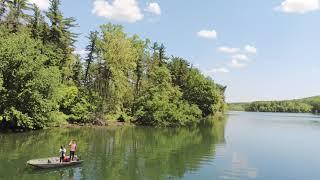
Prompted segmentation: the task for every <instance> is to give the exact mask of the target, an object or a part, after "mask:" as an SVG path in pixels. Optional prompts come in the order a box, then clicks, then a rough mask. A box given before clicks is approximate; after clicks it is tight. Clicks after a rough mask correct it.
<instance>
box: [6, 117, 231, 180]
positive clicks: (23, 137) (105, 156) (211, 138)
mask: <svg viewBox="0 0 320 180" xmlns="http://www.w3.org/2000/svg"><path fill="white" fill-rule="evenodd" d="M225 122H226V120H225V118H219V119H210V120H206V121H204V122H203V123H202V124H201V125H200V126H199V127H193V128H178V129H173V128H169V129H157V128H151V127H120V128H73V129H52V130H45V131H37V132H29V133H23V134H0V141H1V144H2V147H1V148H0V179H2V178H4V179H14V178H15V177H16V178H17V179H26V180H28V179H59V178H60V179H115V180H116V179H167V178H182V177H183V176H184V175H185V173H187V172H193V171H197V170H198V169H199V168H201V166H202V165H204V164H208V163H211V162H212V161H213V160H214V155H215V148H216V145H217V144H223V143H224V142H225V138H224V129H225V128H224V127H225ZM70 139H76V140H77V142H78V147H79V151H78V154H79V155H80V157H81V158H82V159H83V160H85V162H84V163H83V164H82V165H81V166H77V167H69V168H63V169H54V170H34V169H30V168H28V167H27V168H26V165H25V163H26V161H27V160H29V159H37V158H43V157H51V156H58V150H59V147H60V145H65V146H66V144H67V143H69V141H70Z"/></svg>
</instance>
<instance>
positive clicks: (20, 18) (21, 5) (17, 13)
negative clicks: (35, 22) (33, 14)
mask: <svg viewBox="0 0 320 180" xmlns="http://www.w3.org/2000/svg"><path fill="white" fill-rule="evenodd" d="M7 2H8V7H9V13H8V16H7V18H6V23H7V27H8V29H10V30H11V32H13V33H16V32H17V31H18V30H19V28H20V26H21V25H22V24H23V23H24V22H25V21H27V20H28V18H29V15H27V14H26V13H25V11H26V10H29V9H30V7H29V5H28V0H8V1H7Z"/></svg>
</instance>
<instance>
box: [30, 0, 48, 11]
mask: <svg viewBox="0 0 320 180" xmlns="http://www.w3.org/2000/svg"><path fill="white" fill-rule="evenodd" d="M28 2H29V3H31V4H36V5H37V6H38V7H39V8H40V9H41V10H47V9H48V8H49V5H50V2H49V0H28Z"/></svg>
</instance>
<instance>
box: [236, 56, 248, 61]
mask: <svg viewBox="0 0 320 180" xmlns="http://www.w3.org/2000/svg"><path fill="white" fill-rule="evenodd" d="M232 59H234V60H240V61H248V60H249V58H248V56H247V55H245V54H236V55H233V56H232Z"/></svg>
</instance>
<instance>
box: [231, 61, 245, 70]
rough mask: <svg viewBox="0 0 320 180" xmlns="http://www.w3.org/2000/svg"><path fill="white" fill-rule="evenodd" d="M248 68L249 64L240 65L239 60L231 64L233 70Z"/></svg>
mask: <svg viewBox="0 0 320 180" xmlns="http://www.w3.org/2000/svg"><path fill="white" fill-rule="evenodd" d="M246 66H247V64H245V63H240V62H239V61H238V60H237V59H233V60H232V61H231V63H230V64H229V67H232V68H244V67H246Z"/></svg>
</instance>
